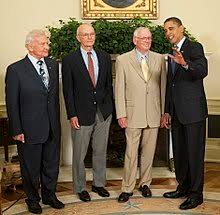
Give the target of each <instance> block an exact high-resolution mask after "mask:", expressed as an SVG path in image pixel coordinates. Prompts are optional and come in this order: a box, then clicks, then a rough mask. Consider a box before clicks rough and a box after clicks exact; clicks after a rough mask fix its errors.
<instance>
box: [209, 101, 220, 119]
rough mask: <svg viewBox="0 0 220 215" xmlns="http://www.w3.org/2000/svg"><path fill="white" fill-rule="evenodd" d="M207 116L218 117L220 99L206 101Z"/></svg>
mask: <svg viewBox="0 0 220 215" xmlns="http://www.w3.org/2000/svg"><path fill="white" fill-rule="evenodd" d="M207 103H208V110H209V114H212V115H220V98H219V99H207Z"/></svg>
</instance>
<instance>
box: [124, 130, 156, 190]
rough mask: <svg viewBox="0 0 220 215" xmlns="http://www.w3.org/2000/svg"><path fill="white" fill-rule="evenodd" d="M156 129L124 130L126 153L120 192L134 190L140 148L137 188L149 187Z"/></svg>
mask: <svg viewBox="0 0 220 215" xmlns="http://www.w3.org/2000/svg"><path fill="white" fill-rule="evenodd" d="M157 134H158V128H126V129H125V135H126V143H127V145H126V151H125V161H124V176H123V179H122V192H127V193H131V192H132V191H133V190H134V187H135V184H136V176H137V164H138V148H139V145H140V144H141V145H140V147H141V160H140V181H139V187H140V186H143V185H148V186H149V185H150V183H151V181H152V164H153V158H154V152H155V148H156V141H157Z"/></svg>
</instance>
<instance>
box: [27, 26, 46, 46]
mask: <svg viewBox="0 0 220 215" xmlns="http://www.w3.org/2000/svg"><path fill="white" fill-rule="evenodd" d="M39 36H46V37H48V32H46V31H45V30H42V29H34V30H32V31H30V32H29V33H28V34H27V36H26V39H25V46H27V45H29V44H30V43H32V42H33V40H34V38H35V37H39Z"/></svg>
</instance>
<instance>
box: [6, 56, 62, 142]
mask: <svg viewBox="0 0 220 215" xmlns="http://www.w3.org/2000/svg"><path fill="white" fill-rule="evenodd" d="M45 63H46V65H47V69H48V72H49V76H50V90H49V92H48V91H47V89H46V88H45V86H44V84H43V82H42V80H41V78H40V76H39V75H38V73H37V71H36V69H35V68H34V66H33V64H32V63H31V61H30V60H29V58H28V57H27V56H26V57H25V58H24V59H22V60H20V61H18V62H15V63H13V64H11V65H10V66H8V68H7V73H6V79H5V81H6V107H7V113H8V118H9V124H10V131H11V134H12V136H15V135H17V134H21V133H24V135H25V142H26V143H31V144H37V143H43V142H45V141H46V140H47V138H48V136H49V130H50V128H51V130H52V132H53V135H54V136H55V137H58V138H59V137H60V112H59V71H58V64H57V63H56V62H55V61H54V60H52V59H49V58H45Z"/></svg>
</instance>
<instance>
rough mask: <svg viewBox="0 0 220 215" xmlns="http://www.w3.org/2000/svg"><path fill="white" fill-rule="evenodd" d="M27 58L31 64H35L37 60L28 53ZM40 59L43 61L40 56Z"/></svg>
mask: <svg viewBox="0 0 220 215" xmlns="http://www.w3.org/2000/svg"><path fill="white" fill-rule="evenodd" d="M28 58H29V60H30V61H31V63H32V64H33V65H37V62H38V61H39V60H38V59H37V58H35V57H34V56H32V55H31V54H28ZM40 60H42V61H43V62H44V63H45V61H44V58H41V59H40Z"/></svg>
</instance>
